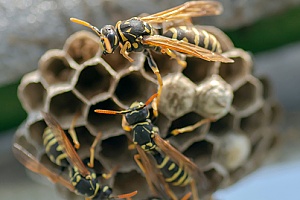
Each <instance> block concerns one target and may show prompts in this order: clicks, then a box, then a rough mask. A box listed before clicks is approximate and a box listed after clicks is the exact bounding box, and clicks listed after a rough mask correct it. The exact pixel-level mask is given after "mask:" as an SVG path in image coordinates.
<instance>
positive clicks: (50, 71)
mask: <svg viewBox="0 0 300 200" xmlns="http://www.w3.org/2000/svg"><path fill="white" fill-rule="evenodd" d="M46 54H47V55H44V59H41V62H40V65H39V70H40V72H41V75H42V77H43V78H44V79H45V80H46V82H47V83H48V84H49V85H52V84H57V83H68V82H70V81H71V78H72V77H73V74H74V73H75V70H74V69H72V68H71V67H70V65H69V63H68V61H67V60H66V58H65V57H64V54H63V53H61V51H51V52H50V53H48V52H47V53H46Z"/></svg>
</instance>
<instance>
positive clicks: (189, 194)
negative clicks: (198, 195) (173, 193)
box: [181, 192, 192, 200]
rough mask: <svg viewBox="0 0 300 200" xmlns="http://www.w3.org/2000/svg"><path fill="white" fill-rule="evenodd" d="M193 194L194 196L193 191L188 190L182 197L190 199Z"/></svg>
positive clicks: (182, 199)
mask: <svg viewBox="0 0 300 200" xmlns="http://www.w3.org/2000/svg"><path fill="white" fill-rule="evenodd" d="M191 196H192V193H191V192H188V193H186V194H185V195H184V196H183V197H182V198H181V200H188V199H190V197H191Z"/></svg>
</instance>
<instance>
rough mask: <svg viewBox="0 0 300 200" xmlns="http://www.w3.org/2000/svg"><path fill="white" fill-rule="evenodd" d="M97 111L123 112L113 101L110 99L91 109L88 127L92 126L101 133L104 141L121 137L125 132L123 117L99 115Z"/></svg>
mask: <svg viewBox="0 0 300 200" xmlns="http://www.w3.org/2000/svg"><path fill="white" fill-rule="evenodd" d="M95 109H104V110H121V108H120V107H119V106H117V104H116V103H115V102H114V101H113V100H111V99H108V100H106V101H102V102H99V103H97V104H95V105H93V106H91V107H90V109H89V113H88V119H87V120H88V121H87V122H88V126H91V128H92V129H93V130H96V131H101V132H102V138H103V139H106V138H108V137H112V136H116V135H120V134H121V132H123V130H122V116H121V115H106V114H99V113H95V112H94V110H95Z"/></svg>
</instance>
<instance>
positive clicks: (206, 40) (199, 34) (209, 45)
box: [162, 26, 222, 53]
mask: <svg viewBox="0 0 300 200" xmlns="http://www.w3.org/2000/svg"><path fill="white" fill-rule="evenodd" d="M162 35H163V36H165V37H168V38H172V39H177V40H183V41H185V42H189V43H191V44H195V45H197V46H199V47H203V48H205V49H208V50H210V51H213V52H217V53H221V52H222V49H221V45H220V43H219V41H218V40H217V39H216V37H215V36H214V35H212V34H210V33H208V32H207V31H205V30H203V29H202V30H201V29H197V28H196V27H194V26H179V27H172V28H169V29H168V30H167V31H166V32H164V33H163V34H162Z"/></svg>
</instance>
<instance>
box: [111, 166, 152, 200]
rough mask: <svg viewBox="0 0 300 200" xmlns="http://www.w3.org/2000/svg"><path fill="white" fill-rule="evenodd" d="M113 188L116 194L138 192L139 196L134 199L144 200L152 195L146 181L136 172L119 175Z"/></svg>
mask: <svg viewBox="0 0 300 200" xmlns="http://www.w3.org/2000/svg"><path fill="white" fill-rule="evenodd" d="M129 183H130V184H129ZM112 188H113V189H114V191H115V192H114V193H115V194H122V193H129V192H133V191H135V190H138V193H137V195H136V196H134V197H133V198H134V199H144V198H146V197H148V196H150V195H151V194H150V190H149V186H148V184H147V182H146V179H145V178H144V177H143V176H142V175H141V174H139V173H138V172H137V171H135V170H132V171H130V172H127V173H117V174H116V176H115V182H114V185H113V187H112Z"/></svg>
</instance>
